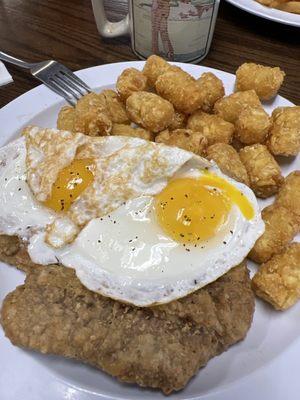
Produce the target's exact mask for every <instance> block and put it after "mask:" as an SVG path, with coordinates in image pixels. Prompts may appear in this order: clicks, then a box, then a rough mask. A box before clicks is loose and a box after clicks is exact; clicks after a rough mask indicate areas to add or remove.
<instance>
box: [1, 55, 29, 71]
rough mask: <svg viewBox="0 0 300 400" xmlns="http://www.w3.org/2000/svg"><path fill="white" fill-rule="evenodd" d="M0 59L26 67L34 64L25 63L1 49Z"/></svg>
mask: <svg viewBox="0 0 300 400" xmlns="http://www.w3.org/2000/svg"><path fill="white" fill-rule="evenodd" d="M0 60H2V61H6V62H8V63H10V64H14V65H17V66H18V67H22V68H26V69H31V68H33V67H34V66H35V64H31V63H27V62H25V61H22V60H19V59H18V58H16V57H13V56H10V55H9V54H6V53H3V51H0Z"/></svg>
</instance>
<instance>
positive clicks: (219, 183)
mask: <svg viewBox="0 0 300 400" xmlns="http://www.w3.org/2000/svg"><path fill="white" fill-rule="evenodd" d="M232 204H236V205H237V206H238V207H239V208H240V210H241V212H242V214H243V215H244V217H245V218H247V219H252V218H253V216H254V210H253V207H252V205H251V204H250V202H249V201H248V199H247V198H246V197H245V196H244V195H243V193H242V192H240V191H239V190H238V189H237V188H235V187H234V186H232V185H231V184H230V183H229V182H227V181H225V180H224V179H222V178H220V177H218V176H217V175H213V174H205V175H203V176H202V177H201V178H179V179H174V180H172V181H171V182H169V184H168V186H167V187H166V188H165V189H164V190H163V191H162V192H161V193H160V194H159V195H158V196H157V197H156V201H155V211H156V215H157V219H158V223H159V224H160V226H161V227H162V228H163V230H164V231H165V233H166V234H167V235H168V236H169V237H171V238H172V239H174V240H175V241H177V242H180V243H198V242H199V241H203V240H207V239H209V238H211V237H213V236H215V234H216V233H217V232H218V230H219V229H220V228H221V227H222V225H224V224H225V223H226V221H227V219H228V215H229V212H230V210H231V207H232Z"/></svg>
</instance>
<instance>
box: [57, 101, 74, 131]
mask: <svg viewBox="0 0 300 400" xmlns="http://www.w3.org/2000/svg"><path fill="white" fill-rule="evenodd" d="M74 120H75V108H74V107H70V106H65V107H63V108H62V109H61V110H60V112H59V114H58V118H57V129H60V130H62V131H71V132H72V131H74Z"/></svg>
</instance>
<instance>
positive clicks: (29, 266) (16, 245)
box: [0, 235, 37, 272]
mask: <svg viewBox="0 0 300 400" xmlns="http://www.w3.org/2000/svg"><path fill="white" fill-rule="evenodd" d="M0 261H2V262H4V263H7V264H10V265H13V266H15V267H17V268H18V269H21V270H22V271H24V272H29V271H31V270H33V269H35V268H36V267H37V265H36V264H34V263H33V262H32V261H31V259H30V257H29V255H28V253H27V250H26V247H25V246H24V244H22V243H21V241H20V239H19V238H18V237H17V236H7V235H0Z"/></svg>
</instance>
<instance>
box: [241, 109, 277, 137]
mask: <svg viewBox="0 0 300 400" xmlns="http://www.w3.org/2000/svg"><path fill="white" fill-rule="evenodd" d="M271 124H272V123H271V118H270V117H269V115H268V114H267V113H266V112H265V110H264V109H263V108H262V107H249V108H245V109H244V110H243V111H242V112H241V113H240V115H239V116H238V119H237V120H236V124H235V129H236V131H235V136H236V137H237V139H238V140H239V141H240V142H242V143H245V144H255V143H263V142H264V141H265V139H266V137H267V134H268V132H269V130H270V128H271Z"/></svg>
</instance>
